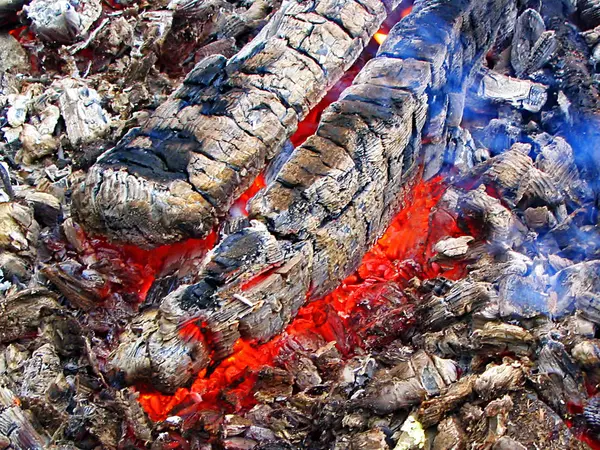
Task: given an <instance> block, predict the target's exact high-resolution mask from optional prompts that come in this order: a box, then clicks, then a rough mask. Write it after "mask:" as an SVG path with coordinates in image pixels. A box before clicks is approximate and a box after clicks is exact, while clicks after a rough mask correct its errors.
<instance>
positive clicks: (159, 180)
mask: <svg viewBox="0 0 600 450" xmlns="http://www.w3.org/2000/svg"><path fill="white" fill-rule="evenodd" d="M397 4H398V1H397V0H390V1H389V2H387V1H386V2H384V1H381V0H364V1H363V0H361V1H358V0H311V1H305V2H296V1H288V2H285V3H284V4H283V5H282V6H281V8H280V10H279V11H278V12H277V13H276V14H275V15H274V16H273V18H272V19H271V20H270V22H269V23H268V24H267V25H266V26H265V27H264V28H263V30H262V31H261V32H260V33H259V35H258V36H257V37H256V38H254V39H253V40H252V41H251V42H250V43H249V44H248V45H246V46H245V47H244V48H243V49H242V50H241V51H240V52H239V53H238V54H237V55H235V56H234V57H232V58H231V59H230V60H227V59H226V58H225V57H223V56H221V55H214V56H210V57H207V58H205V59H204V60H202V61H200V62H199V63H198V64H197V66H196V67H195V68H194V69H193V70H192V71H191V72H190V73H189V74H188V76H187V78H186V79H185V81H184V83H183V84H182V85H181V86H180V88H179V89H178V90H177V91H176V92H175V93H174V94H173V95H172V96H171V98H170V100H168V101H167V102H165V103H164V104H162V105H161V106H160V107H159V108H158V109H157V110H156V112H155V113H154V114H153V115H152V117H151V118H150V119H149V120H148V121H147V122H146V123H145V125H144V126H142V127H141V128H139V129H134V130H132V131H131V132H130V133H129V134H128V135H127V136H126V137H124V138H123V139H122V140H121V141H120V142H119V143H118V144H117V146H116V147H114V148H113V149H111V150H109V151H107V152H106V153H104V154H103V155H102V156H101V158H100V159H99V160H98V162H97V163H96V164H95V165H94V166H93V167H91V169H90V170H89V171H88V174H87V177H86V179H85V182H84V183H83V184H81V185H80V186H79V188H78V189H77V190H76V192H75V195H74V199H73V205H74V213H75V217H76V218H77V220H78V221H80V222H81V223H83V224H84V225H85V227H86V228H87V230H89V231H91V232H95V233H101V234H104V235H106V236H108V237H110V238H111V239H114V240H118V241H122V242H128V243H134V244H137V245H139V246H143V247H152V246H156V245H160V244H166V243H170V242H175V241H178V240H181V239H183V238H186V237H203V236H205V235H207V234H208V233H209V232H210V231H211V230H212V228H213V226H214V225H215V223H216V220H217V218H218V217H219V216H223V215H224V214H225V213H226V212H227V210H228V209H229V207H230V206H231V204H232V203H233V201H234V200H235V199H236V198H237V197H238V196H239V195H240V194H241V193H242V192H244V191H245V190H246V189H247V188H248V187H249V186H250V185H251V183H252V181H253V180H254V178H255V177H256V176H257V175H258V173H259V172H260V171H261V170H262V169H263V167H264V166H265V163H266V161H268V160H269V159H271V158H272V157H273V156H275V155H276V154H277V153H278V152H279V151H280V150H281V148H282V147H283V145H284V143H285V141H286V140H287V139H288V138H289V137H290V136H291V135H292V134H293V132H294V131H295V130H296V128H297V125H298V122H299V121H300V120H302V118H303V117H305V116H306V114H308V112H309V111H310V109H311V108H312V107H313V106H315V105H316V104H317V103H318V102H319V101H320V100H321V98H322V97H323V96H324V95H325V93H326V92H327V90H328V88H329V87H331V86H332V85H333V84H335V82H336V81H337V80H338V79H339V78H340V77H341V76H342V75H343V74H344V72H345V71H346V70H347V69H348V68H349V67H350V66H351V65H352V63H353V62H354V60H355V59H356V58H358V56H359V55H360V53H361V52H362V50H363V49H364V47H365V46H366V45H367V44H368V42H369V40H370V38H371V36H372V35H373V34H374V33H375V32H376V31H377V29H378V28H379V26H380V25H381V23H382V22H383V20H384V19H385V17H386V15H387V9H392V8H394V7H395V6H396V5H397ZM386 8H387V9H386Z"/></svg>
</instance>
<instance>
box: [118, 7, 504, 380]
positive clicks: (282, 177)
mask: <svg viewBox="0 0 600 450" xmlns="http://www.w3.org/2000/svg"><path fill="white" fill-rule="evenodd" d="M514 7H515V4H514V3H513V2H511V1H508V0H488V1H485V2H475V1H471V2H467V1H464V2H459V1H450V0H446V1H434V2H420V3H417V4H416V5H415V7H414V9H413V11H412V12H411V14H410V15H409V16H408V17H406V18H405V19H404V20H403V21H401V22H400V23H399V24H398V25H397V26H396V27H394V29H393V30H392V31H391V32H390V35H389V36H388V39H387V41H386V42H385V43H384V45H383V46H382V47H381V49H380V52H379V54H378V56H377V57H376V58H374V59H373V60H372V61H370V62H369V63H368V64H367V65H366V66H365V68H364V69H363V70H362V71H361V73H360V74H359V75H358V77H357V78H356V80H355V82H354V84H353V85H352V86H351V87H350V88H348V89H347V90H346V91H344V92H343V93H342V95H341V97H340V99H339V101H337V102H335V103H334V104H332V105H331V106H330V107H329V108H328V109H327V110H325V112H324V113H323V116H322V120H321V123H320V125H319V128H318V130H317V133H316V135H315V136H313V137H311V138H309V139H308V140H307V141H306V143H305V144H303V145H302V146H300V147H298V148H296V149H295V150H294V151H293V153H292V154H291V156H290V158H289V160H288V161H287V162H286V163H285V164H284V165H283V166H282V168H281V169H280V171H279V172H278V174H277V175H276V180H275V181H274V182H273V183H271V184H270V185H269V186H268V187H267V188H266V190H264V191H263V192H262V193H260V194H259V195H258V196H256V197H255V198H254V199H253V200H252V202H251V205H250V213H251V218H252V219H253V221H252V222H251V225H250V226H249V227H247V228H244V229H242V230H240V231H238V232H235V233H233V234H231V235H229V236H227V237H226V238H225V239H224V240H223V241H222V242H221V243H220V244H219V245H218V246H217V247H216V248H215V249H214V250H213V251H212V252H211V253H210V254H209V255H208V256H207V259H206V261H205V263H204V265H203V268H202V269H201V273H200V274H199V279H201V280H202V281H200V282H199V283H197V284H195V285H191V286H182V287H181V288H179V289H178V290H177V291H175V292H173V293H172V294H170V295H168V296H167V297H165V298H164V299H163V301H162V302H161V305H160V307H159V311H158V313H157V314H156V315H154V316H153V317H152V318H151V319H150V320H148V319H147V318H144V319H140V320H139V321H136V323H135V324H133V325H132V330H133V329H138V330H142V331H141V332H142V333H143V332H145V331H143V330H151V329H153V330H155V331H154V336H153V338H152V339H153V341H160V340H163V342H164V345H165V346H171V349H167V348H165V349H164V351H165V352H170V351H171V350H172V348H177V349H178V352H180V353H181V354H182V355H188V356H189V355H194V356H193V357H192V359H193V361H194V362H193V364H192V365H191V366H193V367H194V368H197V367H203V366H206V365H207V364H209V363H210V361H211V360H212V361H218V360H219V359H220V358H223V357H225V356H227V355H229V354H231V352H232V349H233V345H234V343H235V341H236V340H237V339H238V338H240V337H241V338H244V339H249V340H256V341H258V342H264V341H267V340H269V339H271V338H272V337H273V336H275V335H276V334H278V333H280V332H281V331H282V329H283V328H284V327H285V326H286V325H287V324H288V323H289V322H290V321H291V320H292V318H293V317H294V316H295V315H296V313H297V311H298V309H299V308H300V306H301V305H302V304H303V303H304V302H305V301H307V300H311V299H315V298H318V297H321V296H323V295H325V294H327V293H329V292H331V291H332V290H333V289H334V288H335V287H337V285H338V284H339V283H340V281H341V280H343V279H344V278H345V277H346V276H347V275H349V274H350V273H352V272H353V271H354V270H355V269H356V268H357V267H358V265H359V263H360V261H361V259H362V257H363V255H364V254H365V252H366V251H367V250H368V249H369V248H370V247H371V246H372V245H373V243H374V242H375V241H376V240H377V239H378V238H379V237H380V236H381V235H382V233H383V232H384V231H385V229H386V228H387V226H388V225H389V223H390V221H391V220H392V218H393V217H394V215H395V214H396V213H397V212H398V211H399V209H401V207H402V201H403V200H404V199H406V195H405V194H406V192H407V191H409V190H410V187H411V183H413V182H414V180H415V179H416V174H417V168H418V167H419V166H420V165H421V163H424V164H427V162H426V161H425V162H423V158H424V155H426V149H425V148H424V147H422V146H421V141H422V138H423V136H424V135H425V134H426V136H427V137H428V139H431V140H443V139H444V138H445V136H446V133H447V132H448V130H449V129H451V128H452V127H453V126H455V125H454V124H455V122H456V121H457V115H460V114H462V105H463V104H464V100H461V98H460V97H461V95H462V96H464V93H465V91H466V87H467V86H468V85H469V83H470V82H471V80H472V78H473V75H474V73H475V72H476V71H477V70H478V68H479V67H480V63H481V60H482V58H483V57H484V55H485V54H486V52H487V50H488V49H489V48H490V46H491V45H492V44H493V43H494V39H495V36H496V33H497V31H498V28H499V27H500V26H501V25H502V17H504V14H505V13H506V12H507V11H509V10H511V8H514ZM440 104H441V105H442V107H440ZM440 116H441V118H440ZM257 277H258V278H257ZM250 280H254V282H251V283H249V281H250ZM257 280H258V281H257ZM190 321H196V322H198V323H202V324H203V326H204V327H205V329H206V330H208V332H209V334H210V336H211V340H210V343H209V344H208V346H209V347H210V351H209V352H207V351H206V343H203V342H191V341H190V342H184V341H183V340H182V338H181V337H178V338H177V339H176V341H173V336H174V335H173V334H172V332H170V331H169V332H163V330H173V329H176V328H177V326H181V325H183V324H185V323H188V322H190ZM147 345H148V344H147V343H146V340H145V339H141V338H136V339H132V338H131V335H130V334H127V335H126V336H124V337H123V339H122V343H121V345H120V347H119V348H118V349H117V351H116V352H115V354H114V359H113V363H112V364H113V367H114V369H115V370H118V371H120V372H122V373H124V374H125V378H126V380H127V381H129V382H134V381H136V380H138V379H140V378H147V379H148V380H149V381H151V382H152V383H153V385H154V386H155V387H157V388H158V389H161V390H163V391H165V392H173V391H174V390H175V389H176V388H177V387H178V386H180V385H181V384H183V383H185V380H183V378H184V377H182V376H181V374H182V373H187V374H189V373H190V371H189V367H191V366H190V365H189V364H188V365H186V364H185V362H184V361H185V358H183V357H182V358H172V359H169V360H164V364H165V365H168V366H169V367H162V366H160V367H157V366H155V367H153V373H152V374H151V376H149V375H148V374H147V373H141V372H140V371H138V370H137V369H136V367H135V365H134V357H135V356H136V355H138V354H140V353H142V354H145V353H147V350H145V348H146V347H147ZM173 346H175V347H173ZM206 353H210V354H211V358H210V359H209V358H204V359H203V358H202V355H205V354H206ZM197 355H199V356H198V359H195V356H197ZM186 357H187V356H186ZM169 373H177V374H178V376H176V377H167V376H165V375H166V374H169ZM191 379H192V377H191V376H190V378H189V379H188V381H189V380H191ZM157 380H159V381H157Z"/></svg>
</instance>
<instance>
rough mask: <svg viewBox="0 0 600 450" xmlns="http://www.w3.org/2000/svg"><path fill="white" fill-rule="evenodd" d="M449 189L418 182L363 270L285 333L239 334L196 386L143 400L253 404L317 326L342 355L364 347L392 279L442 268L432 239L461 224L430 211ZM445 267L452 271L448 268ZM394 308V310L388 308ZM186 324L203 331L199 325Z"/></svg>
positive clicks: (179, 408) (170, 410)
mask: <svg viewBox="0 0 600 450" xmlns="http://www.w3.org/2000/svg"><path fill="white" fill-rule="evenodd" d="M443 192H444V186H443V184H442V183H441V179H440V178H436V179H434V180H430V181H428V182H420V183H418V184H417V186H416V187H415V188H414V189H413V190H412V192H411V194H410V197H409V199H408V200H407V204H408V206H407V207H406V208H405V209H404V210H402V211H401V212H400V213H399V214H398V215H397V216H396V217H395V218H394V220H393V222H392V224H391V225H390V227H389V228H388V230H387V232H386V233H385V234H384V236H383V237H382V238H381V239H380V240H379V241H378V242H377V244H376V245H375V246H374V247H373V249H372V250H371V251H369V252H368V253H367V254H366V255H365V257H364V258H363V261H362V264H361V265H360V267H359V268H358V270H357V271H356V272H355V273H354V274H353V275H351V276H349V277H348V278H347V279H346V280H345V281H344V282H343V284H342V285H341V286H340V287H339V288H338V289H336V290H335V291H334V292H332V293H331V294H329V295H327V296H326V297H324V298H322V299H320V300H317V301H314V302H311V303H309V304H308V305H306V306H304V307H302V308H301V309H300V311H299V313H298V315H297V317H296V318H295V319H294V320H293V321H292V323H291V324H290V325H289V326H288V327H287V328H286V330H285V332H284V333H282V335H280V336H278V337H276V338H275V339H273V340H271V341H270V342H268V343H266V344H261V345H256V344H253V343H251V342H246V341H244V340H238V342H237V343H236V345H235V350H234V353H233V355H232V356H230V357H229V358H227V359H225V360H224V361H221V362H220V364H219V365H218V366H217V367H216V369H215V370H214V371H212V372H211V373H208V372H207V371H206V370H204V371H203V372H202V373H200V375H199V377H198V379H197V380H196V381H195V382H194V383H193V385H192V386H191V387H190V388H181V389H179V390H178V391H177V392H176V393H175V394H174V395H164V394H160V393H156V392H141V394H140V398H139V401H140V403H141V404H142V406H143V408H144V409H145V410H146V412H147V413H148V414H149V416H150V417H151V418H152V419H153V420H155V421H157V420H164V419H165V418H167V417H168V415H169V414H178V415H180V416H182V417H184V419H185V417H188V416H190V415H194V414H195V413H197V412H198V411H205V410H212V411H218V412H228V413H230V412H239V411H243V410H246V409H248V408H250V407H252V406H253V405H254V404H255V403H256V401H255V399H254V388H255V384H256V381H257V376H258V373H259V372H260V369H261V368H263V367H265V366H272V365H274V363H275V360H276V357H277V355H278V354H279V351H280V349H281V348H282V346H283V345H284V344H285V342H286V340H288V339H293V338H294V337H295V336H300V335H303V334H304V333H307V332H313V333H316V334H317V335H319V336H321V337H322V338H323V339H324V340H325V341H326V342H332V341H333V342H335V343H336V346H337V347H338V350H339V351H340V352H341V353H342V354H343V355H344V356H352V355H353V354H354V353H355V352H356V351H357V350H358V349H360V348H362V347H365V346H366V345H368V343H365V341H364V339H363V336H364V333H363V331H364V330H363V328H364V327H368V326H372V325H373V324H372V323H369V322H368V320H366V319H367V318H368V316H372V315H373V311H374V310H377V308H378V307H380V306H381V307H387V306H388V305H387V300H386V297H385V295H384V291H385V290H386V289H387V288H388V287H389V286H390V285H392V284H397V285H400V286H402V285H404V286H405V285H406V283H407V282H408V280H410V279H411V278H413V277H414V276H415V275H420V276H422V277H423V276H436V275H439V274H440V270H441V269H440V268H439V267H437V266H435V264H431V263H430V262H429V259H430V257H431V255H432V250H431V248H432V246H433V244H434V243H435V242H437V239H439V238H440V237H441V236H458V235H459V234H460V232H459V230H458V227H457V226H456V224H455V223H454V222H451V221H447V222H446V224H447V227H446V228H445V229H442V228H438V229H437V230H436V232H435V233H432V232H430V223H429V219H430V213H431V211H432V209H433V208H434V207H435V205H436V204H437V203H438V201H439V199H440V198H441V196H442V194H443ZM445 275H446V274H445ZM386 311H388V310H386ZM389 311H390V312H391V313H394V312H396V313H398V314H399V315H397V316H393V317H394V318H395V319H398V317H399V318H403V317H404V318H406V322H404V323H403V321H402V320H395V322H394V323H395V325H396V326H400V327H406V326H407V323H408V321H410V320H411V316H410V311H408V310H405V309H403V307H402V305H395V306H394V307H393V308H391V309H389ZM386 314H387V313H386ZM186 332H190V334H193V335H196V336H197V337H198V338H200V339H202V337H201V336H200V335H198V334H197V333H199V330H198V329H195V330H194V329H189V330H187V331H186Z"/></svg>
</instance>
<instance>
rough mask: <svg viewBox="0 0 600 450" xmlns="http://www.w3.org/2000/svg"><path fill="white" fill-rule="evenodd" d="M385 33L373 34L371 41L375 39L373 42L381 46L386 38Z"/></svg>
mask: <svg viewBox="0 0 600 450" xmlns="http://www.w3.org/2000/svg"><path fill="white" fill-rule="evenodd" d="M387 36H388V35H387V33H375V36H373V39H375V41H376V42H377V43H378V44H379V45H381V44H383V41H385V39H386V38H387Z"/></svg>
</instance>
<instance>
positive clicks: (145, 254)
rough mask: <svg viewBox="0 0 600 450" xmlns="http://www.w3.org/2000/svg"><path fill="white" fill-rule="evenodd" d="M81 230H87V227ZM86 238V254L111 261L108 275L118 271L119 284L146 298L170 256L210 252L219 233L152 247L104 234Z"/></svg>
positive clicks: (182, 256)
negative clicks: (124, 242)
mask: <svg viewBox="0 0 600 450" xmlns="http://www.w3.org/2000/svg"><path fill="white" fill-rule="evenodd" d="M80 232H81V233H82V234H83V231H81V230H80ZM83 242H84V246H85V249H84V252H83V254H84V255H85V256H88V257H90V258H93V259H94V260H99V261H109V262H110V265H111V266H112V268H113V269H114V270H108V271H106V273H107V275H110V273H111V272H115V273H118V274H119V281H120V283H119V284H121V285H122V286H123V288H125V289H126V290H127V292H135V293H136V294H137V295H138V297H139V300H140V301H142V300H144V299H145V298H146V294H147V293H148V290H149V289H150V287H151V286H152V283H153V282H154V279H155V278H156V276H157V275H158V274H159V273H160V271H161V269H162V268H163V266H164V264H165V262H166V261H167V260H171V261H173V260H175V259H179V260H186V259H188V258H190V257H192V256H193V255H196V254H199V253H204V252H206V251H207V250H208V249H210V248H212V247H213V246H214V245H215V243H216V233H215V232H212V233H210V234H209V235H208V236H207V237H206V238H204V239H187V240H185V241H182V242H177V243H175V244H172V245H163V246H161V247H158V248H155V249H152V250H144V249H141V248H139V247H136V246H135V245H123V246H117V245H114V244H111V243H110V242H108V241H107V240H106V239H104V238H101V237H92V238H88V239H84V240H83ZM111 290H112V289H111Z"/></svg>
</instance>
